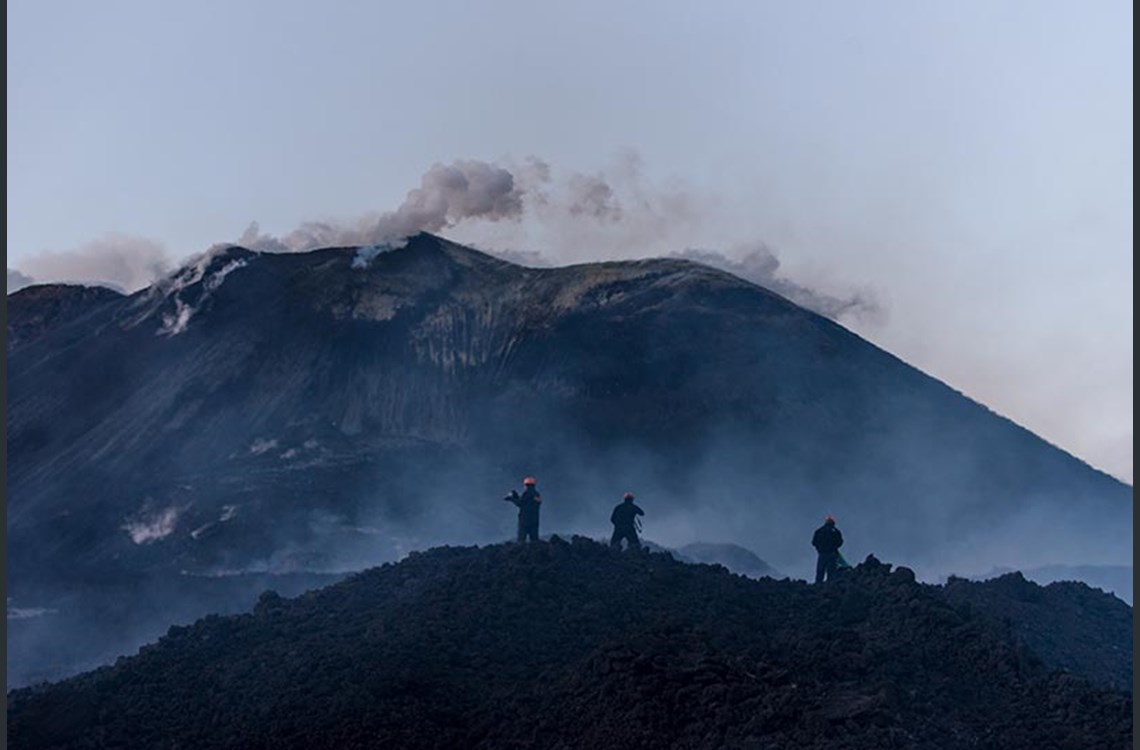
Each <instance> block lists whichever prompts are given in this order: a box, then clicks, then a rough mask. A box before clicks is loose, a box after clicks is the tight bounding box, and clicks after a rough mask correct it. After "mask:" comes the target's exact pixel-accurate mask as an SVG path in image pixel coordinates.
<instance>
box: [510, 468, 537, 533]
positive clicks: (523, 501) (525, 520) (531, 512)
mask: <svg viewBox="0 0 1140 750" xmlns="http://www.w3.org/2000/svg"><path fill="white" fill-rule="evenodd" d="M536 484H538V482H537V480H535V478H534V477H527V478H526V479H524V480H523V487H524V489H523V493H522V494H521V495H520V494H519V493H518V492H515V491H514V490H511V493H510V494H509V495H507V496H506V497H504V498H503V499H504V500H507V501H509V502H512V503H514V504H515V505H517V506H518V508H519V535H518V541H519V543H520V544H521V543H522V542H524V541H526V540H527V539H528V538H529V539H530V540H531V541H534V542H537V541H538V509H539V507H541V505H542V495H540V494H538V490H537V489H535V485H536Z"/></svg>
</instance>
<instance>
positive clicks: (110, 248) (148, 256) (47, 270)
mask: <svg viewBox="0 0 1140 750" xmlns="http://www.w3.org/2000/svg"><path fill="white" fill-rule="evenodd" d="M21 265H22V269H20V270H15V269H8V291H9V292H11V291H14V290H13V288H12V284H13V280H14V276H15V280H16V281H17V283H23V281H24V280H26V281H27V283H31V280H32V279H35V282H36V283H75V284H95V285H101V286H108V287H111V288H113V289H116V290H118V291H122V292H134V291H137V290H139V289H142V288H144V287H146V286H149V285H150V284H152V283H154V282H155V281H156V280H157V279H159V278H162V276H164V275H165V274H166V273H167V272H168V271H169V270H170V268H171V266H172V263H171V258H170V256H169V255H168V254H167V252H166V248H165V247H164V246H163V245H162V243H160V242H157V241H155V240H151V239H147V238H145V237H137V236H132V235H127V234H109V235H107V236H105V237H102V238H101V239H98V240H94V241H92V242H89V243H87V244H86V245H83V246H81V247H79V248H78V249H75V250H67V251H60V252H55V251H48V252H44V253H40V254H39V255H34V256H32V257H31V258H28V259H27V260H25V261H23V262H22V263H21ZM23 285H25V286H26V283H23Z"/></svg>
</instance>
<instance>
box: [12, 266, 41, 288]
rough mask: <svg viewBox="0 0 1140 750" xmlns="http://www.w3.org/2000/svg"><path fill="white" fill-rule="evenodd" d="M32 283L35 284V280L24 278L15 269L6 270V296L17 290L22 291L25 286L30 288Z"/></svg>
mask: <svg viewBox="0 0 1140 750" xmlns="http://www.w3.org/2000/svg"><path fill="white" fill-rule="evenodd" d="M34 283H36V280H35V279H33V278H32V277H30V276H25V275H24V274H22V273H20V272H19V271H17V270H16V269H15V268H9V269H8V294H11V293H12V292H14V291H16V290H17V289H23V288H24V287H26V286H31V285H32V284H34Z"/></svg>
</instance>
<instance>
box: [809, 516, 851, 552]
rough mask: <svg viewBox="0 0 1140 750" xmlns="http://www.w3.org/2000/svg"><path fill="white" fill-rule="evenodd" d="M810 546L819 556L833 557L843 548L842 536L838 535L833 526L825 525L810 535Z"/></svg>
mask: <svg viewBox="0 0 1140 750" xmlns="http://www.w3.org/2000/svg"><path fill="white" fill-rule="evenodd" d="M811 546H813V547H815V548H816V550H817V551H818V552H819V554H821V555H834V554H835V553H836V552H838V551H839V548H840V547H842V546H843V534H841V533H839V529H837V528H835V524H833V523H825V524H824V525H823V526H820V527H819V528H818V529H816V530H815V533H814V534H812V537H811Z"/></svg>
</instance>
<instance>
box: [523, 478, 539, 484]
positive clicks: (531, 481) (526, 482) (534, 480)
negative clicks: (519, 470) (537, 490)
mask: <svg viewBox="0 0 1140 750" xmlns="http://www.w3.org/2000/svg"><path fill="white" fill-rule="evenodd" d="M523 484H525V485H532V484H538V480H537V479H535V478H534V477H527V478H526V479H524V480H523Z"/></svg>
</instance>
